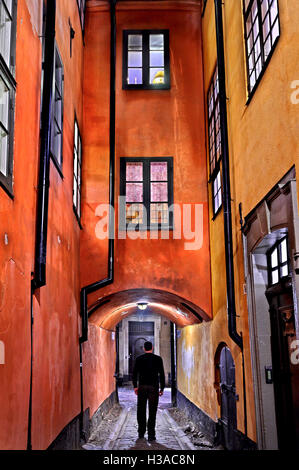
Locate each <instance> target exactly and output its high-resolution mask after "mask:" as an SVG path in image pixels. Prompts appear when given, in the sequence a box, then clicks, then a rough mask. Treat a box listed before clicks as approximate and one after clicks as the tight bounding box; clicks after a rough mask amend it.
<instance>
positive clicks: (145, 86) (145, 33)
mask: <svg viewBox="0 0 299 470" xmlns="http://www.w3.org/2000/svg"><path fill="white" fill-rule="evenodd" d="M130 34H139V35H142V41H143V44H142V73H143V80H144V81H143V83H141V84H128V83H127V76H128V52H129V51H128V36H129V35H130ZM150 34H163V36H164V83H162V84H150V83H149V70H150V65H149V36H150ZM122 87H123V90H169V89H170V56H169V30H168V29H130V30H124V31H123V68H122Z"/></svg>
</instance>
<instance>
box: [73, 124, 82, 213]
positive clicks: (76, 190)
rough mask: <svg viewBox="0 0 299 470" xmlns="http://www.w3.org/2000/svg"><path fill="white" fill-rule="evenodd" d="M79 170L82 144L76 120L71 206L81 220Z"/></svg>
mask: <svg viewBox="0 0 299 470" xmlns="http://www.w3.org/2000/svg"><path fill="white" fill-rule="evenodd" d="M81 168H82V142H81V136H80V132H79V126H78V122H77V119H75V129H74V184H73V205H74V211H75V214H76V216H77V217H78V219H79V220H80V218H81Z"/></svg>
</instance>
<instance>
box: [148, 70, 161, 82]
mask: <svg viewBox="0 0 299 470" xmlns="http://www.w3.org/2000/svg"><path fill="white" fill-rule="evenodd" d="M150 83H152V84H155V85H157V84H161V83H164V69H163V68H151V69H150Z"/></svg>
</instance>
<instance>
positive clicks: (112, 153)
mask: <svg viewBox="0 0 299 470" xmlns="http://www.w3.org/2000/svg"><path fill="white" fill-rule="evenodd" d="M115 6H116V0H110V23H111V33H110V130H109V139H110V144H109V145H110V162H109V204H110V210H109V245H108V276H107V277H106V278H105V279H101V280H100V281H97V282H95V283H93V284H89V285H88V286H85V287H83V288H82V289H81V294H80V303H81V315H82V336H81V337H80V342H81V343H84V342H85V341H87V340H88V305H87V296H88V294H91V293H92V292H95V291H97V290H99V289H101V288H103V287H105V286H108V285H109V284H112V283H113V280H114V233H115V227H114V224H115V221H114V206H115V196H114V192H115V191H114V189H115V64H116V16H115Z"/></svg>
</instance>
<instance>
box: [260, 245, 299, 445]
mask: <svg viewBox="0 0 299 470" xmlns="http://www.w3.org/2000/svg"><path fill="white" fill-rule="evenodd" d="M287 245H288V243H287V237H285V238H283V239H281V240H279V241H278V242H277V243H276V244H275V245H274V246H273V247H272V248H271V249H270V250H269V252H268V254H267V258H268V288H267V290H266V297H267V300H268V303H269V315H270V326H271V352H272V369H273V370H272V374H271V371H270V375H269V377H268V381H271V380H272V381H273V385H274V397H275V413H276V424H277V439H278V447H279V449H281V450H284V449H295V448H296V441H297V443H298V437H299V419H298V405H299V403H298V385H299V382H298V380H299V375H298V367H295V366H294V365H293V364H292V362H291V360H290V358H291V355H292V342H293V340H294V338H296V330H295V317H294V302H293V289H292V279H291V276H290V274H289V267H288V249H287ZM296 434H297V439H296ZM297 445H298V444H297Z"/></svg>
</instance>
